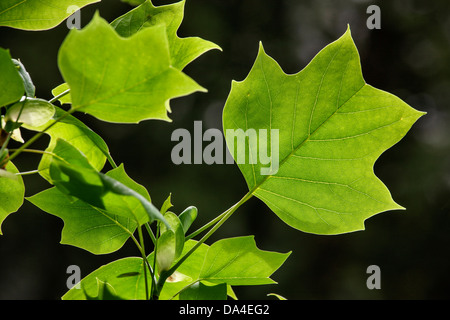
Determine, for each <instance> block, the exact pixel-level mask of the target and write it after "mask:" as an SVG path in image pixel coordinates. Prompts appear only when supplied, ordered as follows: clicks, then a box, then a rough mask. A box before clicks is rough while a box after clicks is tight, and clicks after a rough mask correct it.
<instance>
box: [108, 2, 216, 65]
mask: <svg viewBox="0 0 450 320" xmlns="http://www.w3.org/2000/svg"><path fill="white" fill-rule="evenodd" d="M185 3H186V1H185V0H182V1H179V2H176V3H172V4H169V5H163V6H158V7H155V6H154V5H153V4H152V2H151V1H145V2H144V3H142V4H141V5H140V6H139V7H137V8H135V9H133V10H131V11H130V12H128V13H126V14H124V15H123V16H121V17H119V18H117V19H116V20H114V21H113V22H112V23H111V25H112V26H113V27H114V28H115V29H116V31H117V32H118V33H119V34H120V35H121V36H122V37H130V36H132V35H133V34H135V33H137V32H138V31H141V30H143V29H145V28H148V27H151V26H155V25H158V24H164V25H166V28H167V29H166V30H167V37H168V39H169V48H170V57H171V64H172V66H173V67H174V68H177V69H180V70H182V69H183V68H184V67H185V66H186V65H188V64H189V63H190V62H191V61H193V60H194V59H196V58H197V57H199V56H200V55H202V54H203V53H205V52H207V51H209V50H212V49H219V50H220V47H219V46H217V45H216V44H214V43H212V42H210V41H207V40H204V39H201V38H199V37H188V38H179V37H178V35H177V30H178V28H179V27H180V25H181V22H182V21H183V16H184V6H185Z"/></svg>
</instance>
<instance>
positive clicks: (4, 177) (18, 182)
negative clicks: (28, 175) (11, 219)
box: [0, 162, 25, 235]
mask: <svg viewBox="0 0 450 320" xmlns="http://www.w3.org/2000/svg"><path fill="white" fill-rule="evenodd" d="M5 170H6V173H7V174H2V171H5ZM17 172H18V170H17V168H16V167H15V166H14V165H13V164H12V163H11V162H8V164H7V165H6V168H5V169H0V199H1V202H0V235H2V234H3V233H2V230H1V225H2V223H3V221H4V220H5V219H6V217H7V216H9V215H10V214H11V213H14V212H16V211H17V210H19V208H20V207H21V206H22V204H23V199H24V195H25V186H24V184H23V180H22V177H21V176H17V175H10V173H12V174H15V173H17Z"/></svg>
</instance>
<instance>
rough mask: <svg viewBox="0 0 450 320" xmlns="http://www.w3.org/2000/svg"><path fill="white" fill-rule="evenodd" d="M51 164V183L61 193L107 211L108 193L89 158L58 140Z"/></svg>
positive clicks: (63, 141) (65, 142) (68, 144)
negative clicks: (104, 197)
mask: <svg viewBox="0 0 450 320" xmlns="http://www.w3.org/2000/svg"><path fill="white" fill-rule="evenodd" d="M53 153H54V154H55V156H54V157H53V159H52V162H51V164H50V169H49V173H50V182H51V183H52V184H53V185H55V186H56V187H57V188H58V189H59V190H60V191H61V192H63V193H65V194H67V195H69V196H71V197H75V198H78V199H80V200H83V201H84V202H86V203H89V204H91V205H93V206H95V207H98V208H101V209H105V204H104V201H103V195H104V194H105V193H106V192H107V190H106V188H105V186H104V184H103V181H102V179H101V178H100V175H99V173H98V171H97V170H95V168H93V167H92V166H91V164H90V163H89V161H88V160H87V158H86V157H85V156H84V155H83V154H82V153H81V152H80V151H79V150H78V149H76V148H75V147H73V146H72V145H71V144H70V143H68V142H67V141H65V140H62V139H58V140H57V143H56V146H55V148H54V150H53Z"/></svg>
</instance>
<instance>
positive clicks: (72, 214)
mask: <svg viewBox="0 0 450 320" xmlns="http://www.w3.org/2000/svg"><path fill="white" fill-rule="evenodd" d="M106 176H108V177H110V178H112V179H114V180H115V181H117V182H120V183H121V184H123V185H124V186H127V187H128V188H129V189H131V190H133V191H134V192H136V193H139V194H140V195H141V197H142V198H144V199H146V201H148V202H150V196H149V194H148V192H147V190H146V189H145V188H144V187H143V186H141V185H139V184H137V183H136V182H135V181H133V180H132V179H131V178H130V177H129V176H128V175H127V174H126V172H125V169H124V167H123V165H121V166H119V167H118V168H116V169H113V170H111V171H109V172H107V173H106ZM101 199H102V200H103V201H102V202H103V203H104V206H105V208H104V209H101V208H98V207H95V206H93V205H91V204H88V203H86V202H83V201H81V200H79V199H72V198H70V197H68V196H67V195H66V194H63V193H62V192H60V191H59V190H58V189H57V188H51V189H48V190H45V191H43V192H41V193H38V194H36V195H34V196H32V197H30V198H27V200H29V201H30V202H31V203H33V204H34V205H36V206H37V207H39V208H40V209H41V210H43V211H45V212H48V213H50V214H52V215H55V216H57V217H59V218H61V219H62V220H63V221H64V228H63V230H62V235H61V243H63V244H68V245H72V246H76V247H79V248H82V249H85V250H87V251H89V252H92V253H94V254H106V253H111V252H114V251H117V250H119V249H120V248H121V247H122V246H123V245H124V243H125V242H126V241H127V240H128V238H130V237H131V235H132V234H133V233H134V231H135V230H136V227H137V225H142V224H144V223H145V222H147V221H148V220H149V217H148V214H147V212H146V211H145V209H144V208H143V206H142V205H141V203H140V201H139V200H137V199H136V198H135V197H128V196H121V195H117V194H114V193H106V194H104V195H103V196H102V198H101Z"/></svg>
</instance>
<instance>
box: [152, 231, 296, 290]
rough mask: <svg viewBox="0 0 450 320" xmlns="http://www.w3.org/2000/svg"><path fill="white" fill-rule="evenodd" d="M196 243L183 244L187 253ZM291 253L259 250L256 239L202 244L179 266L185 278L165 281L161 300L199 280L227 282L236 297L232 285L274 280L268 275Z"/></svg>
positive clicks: (233, 239)
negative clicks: (209, 244)
mask: <svg viewBox="0 0 450 320" xmlns="http://www.w3.org/2000/svg"><path fill="white" fill-rule="evenodd" d="M196 243H197V242H196V241H193V240H189V241H187V242H186V243H185V245H184V250H183V254H182V255H181V256H183V255H184V254H186V253H187V252H188V251H189V250H190V249H191V248H192V247H193V246H194V245H195V244H196ZM289 254H290V253H287V254H281V253H276V252H268V251H262V250H259V249H258V248H257V247H256V245H255V241H254V239H253V236H249V237H237V238H230V239H222V240H219V241H217V242H215V243H214V244H212V245H211V246H208V245H206V244H202V245H201V246H200V247H199V248H198V249H197V250H196V251H194V253H192V255H190V256H189V257H188V258H187V259H186V260H185V261H184V262H183V263H182V264H181V265H180V267H179V268H178V269H177V272H178V273H179V274H181V275H183V277H179V279H180V280H178V281H173V280H172V281H171V280H170V277H169V279H168V281H167V282H166V283H165V284H164V287H163V290H162V292H161V296H160V297H161V299H170V298H172V297H175V298H179V297H178V296H177V294H178V293H180V292H181V291H182V290H184V289H185V288H186V287H189V286H191V285H194V284H195V283H197V282H203V283H204V284H207V283H216V284H220V283H226V284H227V285H228V292H229V295H232V297H233V298H236V296H235V295H234V292H233V290H232V289H231V287H230V286H232V285H262V284H273V283H275V282H274V281H273V280H272V279H270V278H269V277H270V276H271V275H272V274H273V273H274V272H275V271H276V270H277V269H278V268H279V267H280V266H281V265H282V264H283V263H284V261H285V260H286V259H287V257H288V256H289Z"/></svg>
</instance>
